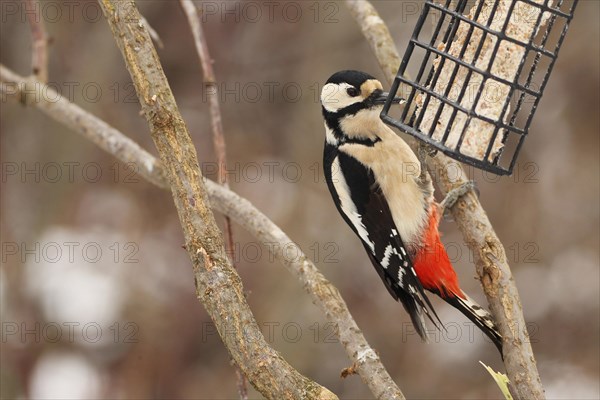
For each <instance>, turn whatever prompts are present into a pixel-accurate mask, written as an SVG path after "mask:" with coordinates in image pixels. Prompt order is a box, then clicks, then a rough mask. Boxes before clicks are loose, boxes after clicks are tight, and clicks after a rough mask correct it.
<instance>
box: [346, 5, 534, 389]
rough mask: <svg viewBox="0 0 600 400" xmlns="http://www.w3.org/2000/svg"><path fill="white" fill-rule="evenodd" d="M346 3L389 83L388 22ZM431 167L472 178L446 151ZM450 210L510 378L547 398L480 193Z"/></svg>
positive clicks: (442, 178)
mask: <svg viewBox="0 0 600 400" xmlns="http://www.w3.org/2000/svg"><path fill="white" fill-rule="evenodd" d="M346 5H347V7H348V8H349V9H350V12H351V14H352V16H353V17H354V18H355V20H356V22H357V23H358V25H359V26H360V27H361V30H362V32H363V34H364V36H365V38H366V39H367V41H368V42H369V45H370V46H371V49H372V50H373V52H374V53H375V56H376V58H377V60H378V61H379V65H380V67H381V69H382V70H383V71H384V76H385V77H386V79H387V80H388V83H391V82H392V81H393V80H394V77H395V75H396V70H397V68H398V66H399V65H400V61H401V59H400V55H399V54H398V51H397V50H396V47H395V45H394V41H393V39H392V37H391V35H390V33H389V30H388V29H387V27H386V26H385V22H383V20H382V19H381V17H380V16H379V14H378V13H377V10H375V8H374V7H373V5H372V4H371V3H370V2H369V1H367V0H347V1H346ZM390 66H394V68H393V69H392V68H391V67H390ZM409 143H411V145H412V146H413V149H414V148H415V147H414V146H415V145H416V143H415V141H414V140H410V141H409ZM427 168H428V170H429V172H430V173H431V175H432V176H433V178H434V179H435V180H436V183H437V186H438V187H439V188H440V189H441V191H442V192H443V194H446V193H448V191H450V190H452V189H453V188H454V187H457V186H460V185H462V184H464V183H466V182H467V181H468V178H467V175H466V173H465V172H464V170H463V168H462V166H461V165H460V164H459V163H458V162H456V161H454V160H452V159H450V158H449V157H446V156H444V155H443V154H439V153H438V154H437V155H436V156H435V157H429V158H428V159H427ZM457 172H458V173H457ZM450 211H451V212H452V216H453V217H454V220H455V221H456V224H457V225H458V227H459V229H460V230H461V232H462V234H463V238H464V240H465V243H466V244H467V245H468V247H469V248H470V249H471V251H472V252H473V254H474V256H475V265H476V270H477V273H478V275H479V278H480V280H481V282H482V285H483V289H484V293H485V295H486V297H487V299H488V302H489V303H490V309H491V312H492V315H494V318H495V319H496V322H497V324H498V327H499V329H500V333H501V334H502V336H503V337H504V346H503V347H504V348H503V353H504V365H505V367H506V371H507V374H508V377H509V379H510V381H511V382H512V383H513V384H514V385H515V388H516V389H517V391H518V392H519V394H520V396H521V397H522V398H526V399H532V398H535V399H543V398H545V396H544V390H543V388H542V384H541V380H540V376H539V373H538V370H537V366H536V362H535V358H534V356H533V350H532V348H531V343H530V340H529V334H528V332H527V328H526V325H525V318H524V317H523V308H522V305H521V300H520V297H519V293H518V291H517V287H516V284H515V281H514V279H513V277H512V273H511V271H510V267H509V265H508V260H507V258H506V254H505V251H504V247H503V246H502V243H501V242H500V240H499V239H498V236H497V235H496V233H495V231H494V228H493V227H492V225H491V223H490V221H489V219H488V217H487V214H486V212H485V211H484V209H483V207H482V206H481V203H480V202H479V199H478V198H477V197H476V196H475V195H474V194H473V193H469V194H467V195H465V196H462V197H461V198H460V199H459V200H458V201H457V203H456V204H455V205H454V206H453V207H452V208H451V210H450ZM490 245H493V248H494V249H495V250H494V251H495V254H496V260H495V262H494V263H491V262H490V260H489V259H488V258H487V257H486V252H487V251H488V250H489V249H490Z"/></svg>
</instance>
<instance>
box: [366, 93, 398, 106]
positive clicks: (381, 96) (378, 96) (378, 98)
mask: <svg viewBox="0 0 600 400" xmlns="http://www.w3.org/2000/svg"><path fill="white" fill-rule="evenodd" d="M389 95H390V94H389V93H388V92H383V91H377V92H376V93H373V100H372V101H373V104H385V102H386V100H387V98H388V97H389ZM405 101H406V100H404V99H403V98H402V97H397V96H396V97H394V98H393V99H392V104H402V103H404V102H405Z"/></svg>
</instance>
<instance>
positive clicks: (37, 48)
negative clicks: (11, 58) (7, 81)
mask: <svg viewBox="0 0 600 400" xmlns="http://www.w3.org/2000/svg"><path fill="white" fill-rule="evenodd" d="M24 4H25V8H26V11H27V12H26V13H25V14H26V15H27V20H28V21H29V26H30V28H31V38H32V47H33V49H32V53H31V70H32V72H33V75H35V76H36V77H37V79H38V80H39V81H40V82H43V83H47V82H48V35H47V34H46V27H45V25H44V19H43V15H42V12H41V9H42V6H41V4H39V3H38V2H37V1H36V0H25V3H24Z"/></svg>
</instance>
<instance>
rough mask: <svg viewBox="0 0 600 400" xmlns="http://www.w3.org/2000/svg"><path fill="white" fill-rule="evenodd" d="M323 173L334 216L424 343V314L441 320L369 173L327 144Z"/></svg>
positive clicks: (385, 203) (387, 207)
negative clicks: (344, 225) (352, 236)
mask: <svg viewBox="0 0 600 400" xmlns="http://www.w3.org/2000/svg"><path fill="white" fill-rule="evenodd" d="M324 170H325V177H326V180H327V185H328V187H329V190H330V192H331V195H332V197H333V200H334V202H335V204H336V207H337V209H338V211H339V212H340V214H341V215H342V217H343V218H344V220H345V221H346V222H347V223H348V225H349V226H350V227H351V228H352V230H353V231H354V232H355V233H356V234H357V235H358V237H359V238H360V239H361V241H362V243H363V245H364V247H365V249H366V251H367V254H368V255H369V258H370V259H371V262H372V263H373V266H374V267H375V269H376V270H377V273H378V274H379V276H380V277H381V279H382V280H383V282H384V284H385V286H386V288H387V289H388V291H389V292H390V294H391V295H392V296H393V297H394V298H395V299H396V300H399V301H400V302H401V303H402V304H403V305H404V308H405V309H406V311H407V312H408V313H409V314H410V317H411V320H412V322H413V324H414V326H415V329H416V330H417V332H418V333H419V335H420V336H421V337H422V338H423V339H424V340H426V337H427V333H426V330H425V323H424V318H423V314H425V315H427V316H428V317H429V319H430V320H431V321H432V322H433V323H434V325H436V326H438V324H437V323H436V321H435V320H434V319H433V318H432V314H433V315H434V316H435V318H436V319H437V321H439V318H438V317H437V315H436V314H435V311H434V310H433V307H432V306H431V303H430V302H429V299H428V298H427V296H426V294H425V292H424V290H423V286H422V285H421V282H420V281H419V280H418V279H417V275H416V272H415V270H414V268H413V266H412V261H411V259H410V257H409V254H408V253H407V251H406V248H405V247H404V245H403V243H402V239H401V238H400V235H399V234H398V231H397V229H396V226H395V224H394V221H393V219H392V215H391V212H390V209H389V206H388V203H387V201H386V199H385V197H384V196H383V194H382V193H381V190H380V188H379V187H378V185H377V184H376V182H375V178H374V176H373V173H372V171H370V170H369V169H368V168H366V167H365V166H363V165H362V164H361V163H360V162H359V161H357V160H356V159H355V158H353V157H352V156H350V155H348V154H346V153H344V152H342V151H339V150H338V148H337V147H335V146H332V145H329V144H326V145H325V155H324ZM440 325H441V322H440Z"/></svg>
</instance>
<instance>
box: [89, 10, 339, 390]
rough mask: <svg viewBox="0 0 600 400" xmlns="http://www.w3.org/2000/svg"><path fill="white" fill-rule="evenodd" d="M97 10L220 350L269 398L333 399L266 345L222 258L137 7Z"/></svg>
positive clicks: (188, 146)
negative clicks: (164, 183)
mask: <svg viewBox="0 0 600 400" xmlns="http://www.w3.org/2000/svg"><path fill="white" fill-rule="evenodd" d="M100 6H101V8H102V10H103V13H104V16H105V17H106V19H107V21H108V23H109V25H110V28H111V30H112V33H113V36H114V39H115V41H116V42H117V45H118V47H119V49H120V50H121V53H122V55H123V58H124V60H125V63H126V66H127V69H128V70H129V73H130V75H131V78H132V81H133V83H134V86H135V89H136V93H137V95H138V98H139V101H140V104H141V106H142V111H143V113H144V115H145V117H146V119H147V121H148V123H149V126H150V132H151V135H152V139H153V140H154V143H155V145H156V147H157V149H158V152H159V154H160V157H161V160H162V163H163V165H164V168H165V171H166V177H167V180H168V181H169V183H170V186H171V192H172V194H173V199H174V202H175V206H176V208H177V213H178V215H179V219H180V222H181V226H182V228H183V232H184V237H185V240H186V249H187V251H188V253H189V255H190V258H191V260H192V264H193V269H194V275H195V283H196V293H197V295H198V298H199V299H200V300H201V301H202V303H203V304H204V306H205V308H206V310H207V311H208V313H209V315H210V316H211V318H212V320H213V322H214V323H215V326H216V327H217V330H218V331H219V334H220V336H221V339H222V340H223V343H224V344H225V346H226V347H227V349H228V350H229V352H230V354H231V355H232V357H233V358H234V360H235V361H236V363H237V364H238V365H239V366H240V367H241V368H242V369H243V371H244V374H245V375H246V376H247V377H248V379H249V380H250V382H251V383H252V384H253V385H254V387H255V388H256V389H257V390H258V391H259V392H260V393H262V394H263V395H264V396H266V397H268V398H278V399H279V398H280V399H287V398H290V399H291V398H301V397H306V396H309V397H312V398H318V399H335V398H337V397H336V396H335V395H334V394H333V393H331V392H330V391H329V390H327V389H326V388H324V387H322V386H320V385H318V384H317V383H315V382H313V381H311V380H309V379H308V378H306V377H304V376H302V375H301V374H300V373H298V371H296V370H295V369H293V368H292V367H291V366H290V365H289V364H288V363H287V362H286V361H285V360H284V359H283V358H282V357H281V355H279V354H278V353H277V352H276V351H275V350H273V349H272V348H271V347H270V346H269V345H268V344H267V343H266V341H265V339H264V336H263V335H262V333H261V331H260V328H259V327H258V324H257V323H256V320H255V319H254V316H253V315H252V311H251V310H250V308H249V306H248V303H247V302H246V299H245V296H244V293H243V288H242V283H241V279H240V277H239V275H238V274H237V272H236V271H235V269H234V268H233V267H232V265H231V262H230V261H229V259H228V257H227V254H226V251H225V247H224V244H223V238H222V236H221V232H220V230H219V228H218V226H217V224H216V222H215V219H214V215H213V214H212V211H211V210H210V207H209V202H208V194H207V191H206V187H205V185H204V183H203V179H202V174H201V172H200V168H199V163H198V158H197V155H196V150H195V148H194V145H193V143H192V140H191V138H190V136H189V132H188V131H187V127H186V125H185V123H184V122H183V119H182V117H181V114H180V112H179V109H178V108H177V105H176V103H175V99H174V97H173V93H172V92H171V89H170V87H169V84H168V82H167V79H166V76H165V74H164V72H163V70H162V66H161V64H160V61H159V59H158V55H157V54H156V50H155V48H154V45H153V43H152V40H151V38H150V35H149V33H148V30H147V29H146V28H145V26H144V24H143V21H142V19H141V16H140V14H139V12H138V10H137V7H136V6H135V3H134V2H133V1H128V2H121V1H117V0H102V1H100ZM225 316H226V318H225ZM248 337H252V338H253V340H251V341H248V340H247V338H248Z"/></svg>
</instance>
